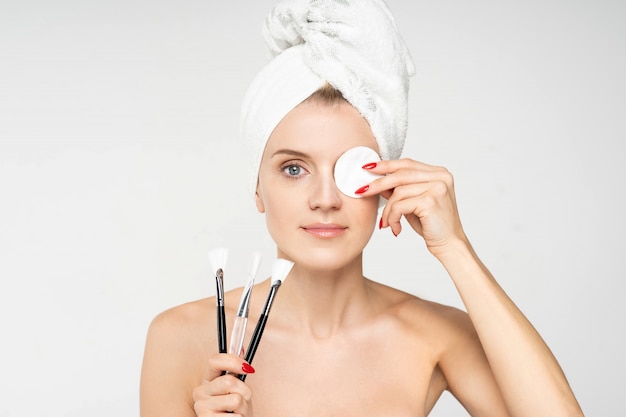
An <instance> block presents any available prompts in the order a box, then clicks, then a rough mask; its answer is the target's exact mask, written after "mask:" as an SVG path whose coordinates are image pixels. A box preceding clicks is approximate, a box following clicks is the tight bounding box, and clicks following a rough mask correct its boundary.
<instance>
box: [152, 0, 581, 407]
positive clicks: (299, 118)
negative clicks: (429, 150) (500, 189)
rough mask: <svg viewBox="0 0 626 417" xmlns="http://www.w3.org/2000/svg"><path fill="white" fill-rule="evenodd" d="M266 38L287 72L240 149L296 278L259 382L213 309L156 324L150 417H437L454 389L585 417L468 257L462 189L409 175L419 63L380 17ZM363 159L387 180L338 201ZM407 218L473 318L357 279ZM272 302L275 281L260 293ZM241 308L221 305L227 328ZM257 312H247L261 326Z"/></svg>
mask: <svg viewBox="0 0 626 417" xmlns="http://www.w3.org/2000/svg"><path fill="white" fill-rule="evenodd" d="M268 22H269V23H268V25H267V26H266V34H267V36H268V40H269V41H268V43H269V44H270V47H271V48H275V49H277V51H275V52H276V53H277V56H276V57H275V58H274V60H272V62H270V64H268V66H266V67H265V68H264V69H263V70H262V71H261V73H260V74H259V75H258V76H257V78H256V79H255V81H254V82H253V83H252V85H251V87H250V89H249V92H248V94H247V96H246V99H245V100H244V112H243V113H244V116H243V119H242V123H243V134H244V137H245V138H246V139H247V140H249V141H251V144H252V145H251V146H250V148H251V149H252V150H253V153H255V155H256V156H255V157H254V158H253V162H254V163H253V167H254V178H255V182H254V184H256V187H255V201H256V205H257V208H258V210H259V211H260V212H261V213H264V214H265V217H266V222H267V227H268V231H269V232H270V234H271V236H272V238H273V240H274V242H275V243H276V247H277V256H278V257H281V258H286V259H289V260H291V261H293V262H294V267H293V269H292V270H291V272H290V274H289V278H288V279H286V280H285V282H284V284H283V285H282V286H281V290H280V294H279V296H278V297H277V298H276V300H275V302H274V305H273V307H272V316H271V319H270V322H269V324H268V326H267V328H266V330H265V333H264V335H263V339H262V342H261V344H260V346H259V349H258V351H257V353H256V356H255V362H254V367H252V366H251V365H250V364H248V363H246V362H245V361H244V360H243V359H241V358H240V357H238V356H236V355H229V354H219V353H217V349H216V346H217V341H216V340H215V339H216V331H215V329H214V327H215V322H216V319H215V301H214V300H213V299H204V300H200V301H196V302H192V303H188V304H185V305H182V306H178V307H175V308H173V309H171V310H168V311H166V312H164V313H162V314H161V315H159V316H158V317H157V318H156V319H155V320H154V321H153V323H152V325H151V327H150V331H149V335H148V340H147V344H146V352H145V356H144V365H143V371H142V381H141V414H142V416H143V417H152V416H173V415H176V416H194V415H197V416H213V415H219V414H224V413H227V412H232V413H234V414H235V415H241V416H246V417H250V416H252V415H253V414H254V415H255V416H257V417H259V416H261V417H263V416H318V417H319V416H335V415H343V416H363V415H375V416H426V415H428V413H429V412H430V410H431V409H432V407H433V406H434V404H435V402H436V401H437V399H438V398H439V396H440V395H441V393H442V392H443V390H449V391H450V392H451V393H452V394H453V395H454V396H455V397H456V398H457V399H458V400H459V401H460V402H461V403H462V404H463V406H464V407H465V408H466V409H467V410H468V411H469V413H470V414H471V415H473V416H507V415H511V416H565V415H567V416H580V415H582V412H581V410H580V408H579V406H578V404H577V402H576V399H575V397H574V395H573V393H572V392H571V390H570V388H569V385H568V383H567V381H566V379H565V377H564V375H563V372H562V371H561V369H560V367H559V365H558V363H557V361H556V360H555V358H554V357H553V356H552V354H551V353H550V350H549V349H548V347H547V346H546V345H545V343H544V342H543V341H542V339H541V337H540V336H539V335H538V334H537V332H536V331H535V330H534V329H533V327H532V325H531V324H530V323H529V322H528V321H527V320H526V318H525V317H524V316H523V314H522V313H521V312H520V311H519V310H518V309H517V307H516V306H515V305H514V304H513V302H512V301H511V300H510V299H509V298H508V297H507V295H506V294H505V293H504V292H503V291H502V289H501V288H500V287H499V286H498V284H497V283H496V281H495V280H494V278H493V277H492V276H491V274H490V273H489V271H488V270H487V269H486V268H485V266H484V265H483V264H482V263H481V262H480V260H479V258H478V257H477V256H476V254H475V253H474V251H473V250H472V247H471V245H470V243H469V241H468V239H467V236H466V235H465V233H464V231H463V228H462V226H461V222H460V220H459V215H458V212H457V208H456V203H455V196H454V186H453V180H452V176H451V174H450V173H449V172H448V171H447V170H446V169H444V168H440V167H433V166H429V165H426V164H423V163H420V162H417V161H414V160H411V159H406V158H405V159H398V158H397V157H398V154H399V150H401V148H402V143H403V141H404V136H405V133H406V92H407V86H408V83H407V79H408V76H410V75H411V73H412V63H411V61H410V58H409V57H408V55H407V54H406V49H405V48H404V44H403V43H402V41H401V39H400V37H399V35H398V34H397V30H396V27H395V24H394V23H393V19H392V18H391V17H390V14H389V13H388V10H387V9H386V7H385V6H384V4H382V3H381V2H380V1H377V0H360V1H358V2H356V3H350V2H344V1H342V2H333V1H314V2H311V4H308V2H304V1H301V2H297V1H296V2H287V3H283V4H281V5H279V6H278V7H277V9H275V10H274V12H273V14H272V15H270V18H269V19H268ZM372 22H375V23H376V25H372ZM273 25H274V26H273ZM275 25H278V27H276V26H275ZM372 28H376V30H372ZM381 28H383V29H381ZM368 36H371V37H373V38H375V39H370V38H368ZM373 44H375V45H374V46H372V45H373ZM372 48H374V49H375V50H374V51H372ZM381 74H384V75H385V76H384V77H381V76H380V75H381ZM357 146H364V147H368V148H371V149H372V150H374V151H375V152H376V153H378V154H380V155H381V156H382V160H378V159H376V160H372V161H369V163H367V164H365V165H364V166H363V168H362V169H363V170H367V171H369V172H372V173H374V174H379V175H382V176H381V177H380V178H378V179H376V180H374V181H372V182H370V183H368V184H362V186H359V187H358V189H357V190H354V192H355V194H357V195H358V196H359V197H362V198H353V197H354V195H353V196H348V195H344V194H342V193H341V192H340V191H339V190H338V188H337V185H336V183H335V177H334V173H333V170H334V167H335V163H336V162H337V160H338V159H339V157H340V156H341V155H342V154H344V152H346V151H347V150H349V149H351V148H354V147H357ZM380 196H382V197H383V198H384V199H386V201H384V200H383V202H384V203H385V205H384V208H383V209H382V212H381V215H380V217H378V209H379V205H380V201H381V197H380ZM403 217H404V218H405V219H406V221H407V222H408V224H409V225H410V227H411V229H412V230H413V231H415V232H416V233H417V234H419V235H420V236H421V237H422V238H423V239H424V241H425V243H426V245H427V247H428V249H429V251H430V252H431V253H432V254H433V255H434V256H435V257H436V258H437V259H438V260H439V261H440V262H441V263H442V265H443V266H444V267H445V268H446V270H447V271H448V273H449V275H450V277H451V279H452V280H453V282H454V284H455V286H456V288H457V289H458V291H459V294H460V296H461V298H462V300H463V302H464V304H465V307H466V310H467V313H465V312H462V311H460V310H457V309H454V308H451V307H446V306H442V305H439V304H436V303H433V302H429V301H426V300H422V299H419V298H417V297H415V296H412V295H409V294H406V293H404V292H401V291H399V290H396V289H393V288H390V287H388V286H385V285H382V284H379V283H376V282H374V281H372V280H369V279H367V278H366V277H364V276H363V270H362V257H363V249H364V248H365V246H366V244H367V242H368V240H369V239H370V237H371V235H372V233H373V231H374V229H375V227H379V228H389V229H391V231H392V232H393V233H394V234H395V235H397V234H399V233H400V232H401V231H402V225H401V218H403ZM383 278H384V277H383ZM268 288H269V280H268V281H265V282H262V283H260V284H258V285H257V288H255V290H254V293H257V294H264V293H266V292H267V290H268ZM240 294H241V290H234V291H231V292H230V293H228V294H227V296H226V308H227V317H228V322H229V323H232V321H233V318H234V315H235V313H236V306H237V303H238V300H239V297H240ZM263 302H264V300H261V299H259V298H258V297H256V298H255V297H253V300H252V304H251V307H250V317H251V318H255V317H258V316H259V313H260V311H261V309H262V307H263V306H262V304H263ZM254 325H255V323H254V321H253V320H252V321H251V323H250V324H249V326H248V329H252V328H254ZM249 333H250V332H249ZM249 337H250V334H248V339H249ZM224 371H228V372H229V374H226V375H222V374H223V373H224ZM233 374H248V375H249V377H248V378H247V379H246V381H245V382H242V381H241V380H239V379H237V378H236V377H235V376H234V375H233Z"/></svg>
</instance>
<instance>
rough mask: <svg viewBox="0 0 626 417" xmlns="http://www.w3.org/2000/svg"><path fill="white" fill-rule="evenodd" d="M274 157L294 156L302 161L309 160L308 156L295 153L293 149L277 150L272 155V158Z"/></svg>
mask: <svg viewBox="0 0 626 417" xmlns="http://www.w3.org/2000/svg"><path fill="white" fill-rule="evenodd" d="M276 155H290V156H296V157H298V158H303V159H307V158H310V156H309V154H306V153H304V152H300V151H295V150H293V149H279V150H277V151H276V152H274V153H273V154H272V158H273V157H275V156H276Z"/></svg>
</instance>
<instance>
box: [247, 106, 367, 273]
mask: <svg viewBox="0 0 626 417" xmlns="http://www.w3.org/2000/svg"><path fill="white" fill-rule="evenodd" d="M355 146H367V147H370V148H372V149H374V150H375V151H376V152H378V146H377V144H376V140H375V139H374V135H373V134H372V131H371V129H370V127H369V125H368V123H367V122H366V121H365V119H364V118H363V117H362V116H361V115H360V114H359V112H358V111H357V110H356V109H355V108H354V107H352V106H351V105H350V104H348V103H345V102H344V103H340V104H326V103H321V102H315V101H311V102H304V103H302V104H300V105H299V106H297V107H296V108H295V109H293V110H292V111H291V112H289V113H288V114H287V115H286V116H285V118H284V119H283V120H282V121H281V122H280V123H279V124H278V126H276V128H275V129H274V132H273V133H272V135H271V136H270V138H269V140H268V142H267V144H266V147H265V151H264V153H263V157H262V160H261V166H260V170H259V183H258V186H257V190H256V204H257V208H258V209H259V211H260V212H262V213H265V215H266V222H267V227H268V230H269V232H270V234H271V235H272V238H273V239H274V241H275V242H276V245H277V247H278V256H279V257H284V258H287V259H289V260H292V261H294V262H295V263H297V264H299V265H301V266H307V267H309V268H312V269H318V270H319V269H324V270H333V269H338V268H342V267H345V266H347V265H349V264H350V263H351V262H360V255H361V252H362V250H363V248H364V247H365V245H366V244H367V242H368V240H369V239H370V237H371V235H372V232H373V230H374V226H375V223H376V216H377V212H378V197H376V196H374V197H368V198H351V197H348V196H346V195H344V194H342V193H341V192H340V191H339V190H338V189H337V186H336V185H335V179H334V176H333V170H334V166H335V162H336V161H337V159H338V158H339V157H340V156H341V154H343V153H344V152H345V151H346V150H348V149H350V148H353V147H355ZM362 185H365V184H362Z"/></svg>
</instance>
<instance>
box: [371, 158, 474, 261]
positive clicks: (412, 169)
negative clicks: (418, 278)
mask: <svg viewBox="0 0 626 417" xmlns="http://www.w3.org/2000/svg"><path fill="white" fill-rule="evenodd" d="M368 165H371V164H368ZM369 171H370V172H372V173H374V174H381V175H384V177H381V178H378V179H376V180H375V181H373V182H371V183H370V184H369V188H368V189H367V191H365V192H363V193H362V194H361V195H363V196H368V195H375V194H379V193H380V194H382V196H383V197H385V198H386V199H387V200H388V201H387V204H386V206H385V208H384V209H383V213H382V216H381V219H380V224H379V226H380V227H381V228H383V227H390V228H391V231H392V232H393V234H394V235H396V236H397V235H398V234H399V233H400V231H401V230H402V225H401V224H400V219H401V218H402V216H404V217H405V218H406V219H407V221H408V222H409V224H410V225H411V227H412V228H413V229H414V230H415V231H416V232H417V233H419V234H420V235H421V236H422V237H423V238H424V241H425V242H426V246H427V247H428V250H430V252H431V253H433V254H434V255H435V256H437V255H438V254H440V253H441V252H442V251H443V250H445V248H446V247H447V246H448V245H449V244H450V243H453V242H457V241H459V240H461V241H466V240H467V238H466V236H465V233H464V232H463V227H462V226H461V220H460V218H459V213H458V210H457V204H456V197H455V194H454V179H453V177H452V174H450V172H449V171H448V170H447V169H446V168H443V167H437V166H432V165H427V164H424V163H421V162H417V161H414V160H412V159H407V158H405V159H398V160H383V161H377V162H376V166H375V167H373V168H369Z"/></svg>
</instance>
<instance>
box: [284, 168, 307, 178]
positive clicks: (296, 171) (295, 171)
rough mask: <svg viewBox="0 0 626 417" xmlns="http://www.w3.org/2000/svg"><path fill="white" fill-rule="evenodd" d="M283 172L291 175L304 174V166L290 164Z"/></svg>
mask: <svg viewBox="0 0 626 417" xmlns="http://www.w3.org/2000/svg"><path fill="white" fill-rule="evenodd" d="M283 172H285V174H287V175H289V176H290V177H297V176H298V175H300V174H302V167H301V166H299V165H288V166H286V167H285V168H283Z"/></svg>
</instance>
